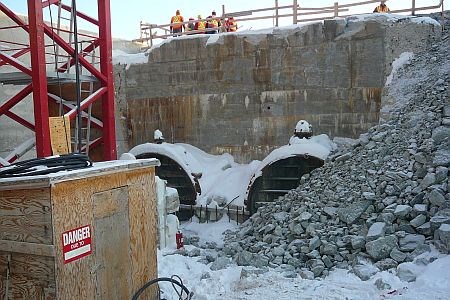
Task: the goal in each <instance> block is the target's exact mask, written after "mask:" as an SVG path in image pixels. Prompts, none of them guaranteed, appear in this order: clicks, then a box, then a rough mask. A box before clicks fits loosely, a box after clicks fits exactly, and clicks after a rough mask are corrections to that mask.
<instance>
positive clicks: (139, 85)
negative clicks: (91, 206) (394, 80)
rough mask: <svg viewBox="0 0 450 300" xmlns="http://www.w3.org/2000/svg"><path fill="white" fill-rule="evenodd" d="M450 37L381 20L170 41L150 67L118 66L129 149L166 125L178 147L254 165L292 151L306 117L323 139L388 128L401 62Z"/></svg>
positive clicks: (431, 28) (427, 27) (420, 25)
mask: <svg viewBox="0 0 450 300" xmlns="http://www.w3.org/2000/svg"><path fill="white" fill-rule="evenodd" d="M418 21H419V22H418ZM440 31H441V29H440V27H439V26H436V25H435V24H431V23H430V22H423V21H422V22H420V20H418V19H416V20H411V19H408V18H406V19H400V20H392V19H389V17H388V16H387V15H373V16H372V17H368V18H360V19H357V18H348V19H340V20H330V21H325V22H323V23H315V24H309V25H302V26H301V25H299V26H290V27H285V28H275V29H270V30H265V31H264V30H262V31H247V32H242V33H239V32H238V33H228V34H221V35H197V36H190V37H181V38H174V39H171V40H168V41H166V43H163V44H162V45H160V46H159V47H154V48H153V49H152V50H151V51H150V52H149V58H148V63H146V64H138V65H131V66H129V68H126V67H125V66H123V65H116V66H115V72H116V76H115V78H116V83H115V85H116V99H117V103H118V111H119V113H120V116H118V117H117V120H118V122H119V124H118V125H119V128H121V129H122V130H121V133H119V134H122V135H123V136H124V137H127V138H126V139H127V142H128V144H127V145H121V147H122V148H123V149H127V148H128V149H129V148H131V147H133V146H135V145H137V144H140V143H144V142H148V141H151V140H152V139H153V131H154V130H155V129H157V128H159V129H160V130H162V131H163V133H164V134H165V138H166V141H168V142H184V143H190V144H193V145H195V146H197V147H199V148H201V149H203V150H204V151H207V152H209V153H213V154H220V153H223V152H228V153H231V154H232V155H233V156H234V157H235V159H236V161H238V162H249V161H251V160H253V159H262V158H263V157H265V156H266V155H267V154H268V153H269V152H270V151H271V150H273V149H274V148H275V147H277V146H280V145H285V144H287V142H288V140H289V137H290V136H291V135H292V133H293V129H294V126H295V124H296V122H297V121H298V120H300V119H306V120H308V121H309V122H310V123H311V124H312V125H313V128H314V132H315V133H317V134H318V133H326V134H328V135H329V136H330V137H331V138H333V137H336V136H339V137H352V138H355V137H357V136H358V135H359V134H360V133H362V132H365V131H366V130H367V129H368V128H370V127H371V126H373V125H374V124H376V123H378V121H379V115H380V108H381V105H382V94H383V87H384V84H385V80H386V77H387V75H389V74H390V72H391V68H392V67H391V64H392V62H393V60H394V59H395V58H397V57H398V56H399V55H400V54H401V53H403V52H407V51H408V52H418V51H422V50H425V49H426V48H427V47H428V46H429V45H430V44H431V41H432V39H433V38H434V37H436V36H437V35H439V34H440ZM119 152H120V151H119Z"/></svg>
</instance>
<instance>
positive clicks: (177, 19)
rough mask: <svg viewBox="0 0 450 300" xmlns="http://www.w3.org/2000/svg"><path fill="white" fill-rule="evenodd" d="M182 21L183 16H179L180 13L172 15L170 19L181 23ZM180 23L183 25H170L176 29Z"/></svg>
mask: <svg viewBox="0 0 450 300" xmlns="http://www.w3.org/2000/svg"><path fill="white" fill-rule="evenodd" d="M182 22H184V19H183V17H182V16H180V15H175V16H173V17H172V19H171V20H170V23H182ZM182 25H183V24H174V25H172V27H173V28H174V29H178V28H181V26H182Z"/></svg>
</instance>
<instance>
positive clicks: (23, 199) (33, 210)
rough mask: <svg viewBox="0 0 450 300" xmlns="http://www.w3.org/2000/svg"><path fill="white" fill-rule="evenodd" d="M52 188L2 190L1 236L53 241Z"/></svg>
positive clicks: (1, 238)
mask: <svg viewBox="0 0 450 300" xmlns="http://www.w3.org/2000/svg"><path fill="white" fill-rule="evenodd" d="M51 222H52V217H51V212H50V190H49V189H35V190H11V191H0V240H11V241H18V242H29V243H43V244H52V243H53V236H52V223H51Z"/></svg>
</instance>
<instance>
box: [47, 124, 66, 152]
mask: <svg viewBox="0 0 450 300" xmlns="http://www.w3.org/2000/svg"><path fill="white" fill-rule="evenodd" d="M48 119H49V120H48V121H49V126H50V142H51V145H52V152H53V155H57V154H68V153H71V152H72V147H71V141H70V119H69V116H61V117H49V118H48Z"/></svg>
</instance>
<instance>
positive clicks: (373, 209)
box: [220, 29, 450, 281]
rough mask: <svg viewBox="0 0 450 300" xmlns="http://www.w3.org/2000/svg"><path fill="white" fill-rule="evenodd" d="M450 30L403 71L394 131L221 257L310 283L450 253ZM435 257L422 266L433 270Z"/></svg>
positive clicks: (393, 93)
mask: <svg viewBox="0 0 450 300" xmlns="http://www.w3.org/2000/svg"><path fill="white" fill-rule="evenodd" d="M449 44H450V43H449V31H448V29H445V30H444V31H443V34H442V37H441V39H440V40H436V41H435V42H434V43H433V44H430V45H429V46H430V47H429V49H423V50H424V51H423V52H421V53H415V54H414V56H413V58H412V59H411V60H410V61H409V63H407V64H406V65H404V66H403V67H402V68H400V69H399V70H397V73H396V74H394V76H393V79H392V82H391V83H390V84H389V85H388V86H387V87H386V88H385V92H384V97H391V98H393V99H395V103H396V106H395V107H394V108H392V110H391V111H390V113H389V118H388V119H387V121H386V122H385V123H382V124H380V125H378V126H375V127H373V128H371V129H370V130H369V131H368V132H367V133H365V134H363V135H361V136H360V137H359V139H358V140H356V142H355V143H354V145H353V146H352V147H351V149H350V150H349V151H346V152H341V153H337V154H335V155H334V156H332V157H331V158H330V160H329V161H328V162H327V163H326V164H325V166H324V167H323V168H321V169H317V170H315V171H313V172H312V173H311V174H310V176H308V177H304V178H302V184H301V185H300V186H299V187H298V188H297V189H296V190H292V191H291V192H289V193H288V194H287V195H286V196H285V197H282V198H280V199H279V200H278V201H277V202H275V203H272V204H270V205H267V206H265V207H262V208H260V209H259V210H258V212H257V213H255V214H254V215H253V216H252V217H251V218H250V219H249V220H248V221H247V222H246V223H244V226H243V228H242V229H241V230H240V231H239V232H237V233H232V234H229V235H228V236H227V241H226V243H225V246H224V247H223V249H221V251H220V253H222V254H224V255H226V256H231V257H233V259H234V260H235V262H236V263H237V264H238V265H243V266H246V265H252V266H256V267H264V266H271V267H278V266H281V267H282V268H284V269H286V270H290V271H291V273H293V274H296V273H298V272H300V274H301V275H302V276H304V277H308V278H311V277H317V276H324V275H327V274H328V271H329V270H330V269H333V268H349V267H351V268H353V271H354V272H355V273H356V274H357V275H358V276H360V277H361V278H362V279H368V278H369V277H370V275H371V274H374V273H375V272H377V271H379V270H386V269H391V268H397V272H398V275H399V276H400V277H401V278H403V279H404V280H408V281H409V280H414V275H413V273H412V272H411V271H410V269H411V267H412V266H411V263H410V262H411V261H413V259H414V258H415V257H417V256H418V255H420V254H422V253H424V252H428V251H430V248H431V247H437V248H438V249H439V250H441V251H442V252H444V253H448V252H449V251H450V188H449V176H448V174H449V165H450V104H449V84H450V75H449V74H450V72H449V71H450V61H449V60H450V51H449ZM430 260H432V258H430V257H429V258H428V259H424V260H422V263H427V262H429V261H430Z"/></svg>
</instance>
